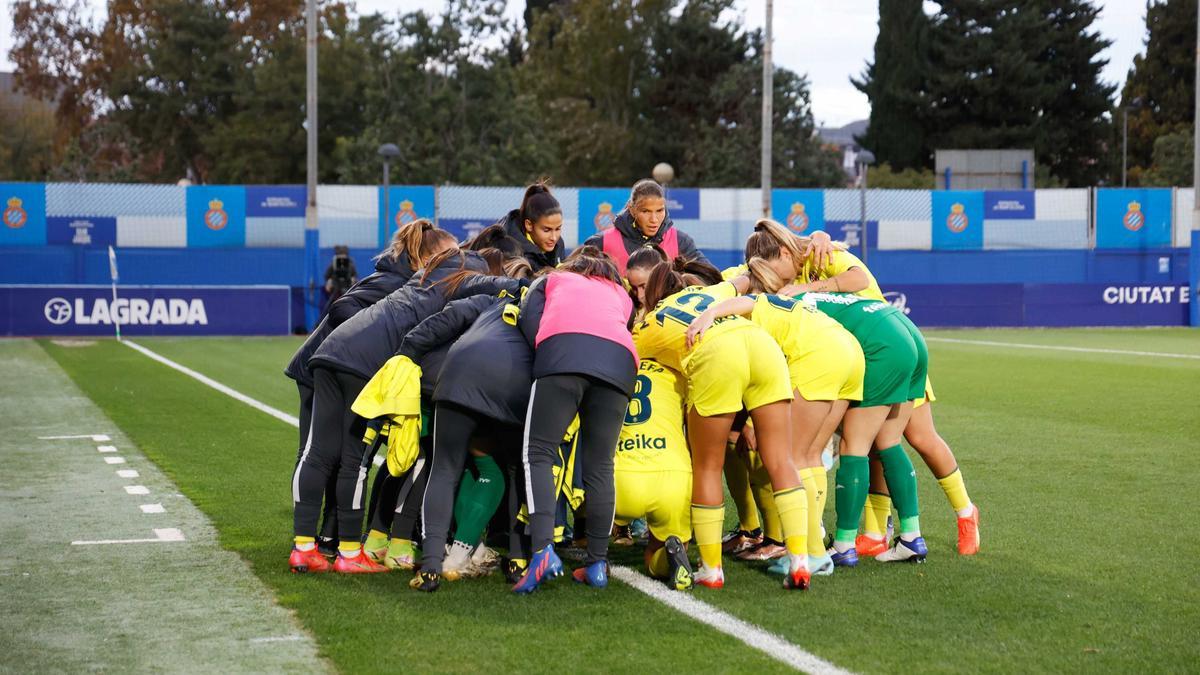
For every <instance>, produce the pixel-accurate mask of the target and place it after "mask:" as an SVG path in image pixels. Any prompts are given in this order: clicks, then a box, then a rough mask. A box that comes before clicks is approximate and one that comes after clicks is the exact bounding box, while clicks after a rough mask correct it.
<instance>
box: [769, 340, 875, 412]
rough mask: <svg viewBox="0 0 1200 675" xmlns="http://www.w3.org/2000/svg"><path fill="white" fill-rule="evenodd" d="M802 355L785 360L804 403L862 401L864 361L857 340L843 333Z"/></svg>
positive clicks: (789, 374) (790, 378) (864, 372)
mask: <svg viewBox="0 0 1200 675" xmlns="http://www.w3.org/2000/svg"><path fill="white" fill-rule="evenodd" d="M829 338H830V339H828V340H822V343H821V344H820V345H819V346H817V347H816V348H814V349H812V350H811V351H809V352H808V353H806V354H804V355H803V356H801V357H799V358H795V359H788V379H789V380H791V384H792V388H793V389H795V390H796V391H798V392H800V395H801V396H803V397H804V399H805V400H806V401H838V400H845V401H861V400H862V397H863V375H865V374H866V372H867V361H866V359H865V358H863V353H862V347H860V346H859V344H858V340H856V339H854V336H853V335H851V334H850V333H848V332H846V331H838V332H836V333H830V334H829Z"/></svg>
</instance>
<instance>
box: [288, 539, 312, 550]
mask: <svg viewBox="0 0 1200 675" xmlns="http://www.w3.org/2000/svg"><path fill="white" fill-rule="evenodd" d="M292 541H294V542H295V543H296V548H298V549H300V550H301V551H311V550H313V549H314V548H316V546H317V538H316V537H293V538H292Z"/></svg>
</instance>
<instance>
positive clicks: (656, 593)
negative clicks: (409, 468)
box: [124, 340, 850, 675]
mask: <svg viewBox="0 0 1200 675" xmlns="http://www.w3.org/2000/svg"><path fill="white" fill-rule="evenodd" d="M124 344H127V345H129V346H130V347H133V348H134V349H136V350H137V351H139V352H141V353H143V354H145V355H146V356H148V357H150V358H152V359H154V360H155V361H158V362H159V363H162V364H165V365H167V366H170V367H171V368H174V369H175V370H178V371H179V372H181V373H183V374H184V375H187V376H189V377H191V378H194V379H196V380H199V381H200V382H203V383H204V384H207V385H208V386H210V387H212V388H213V389H216V390H217V391H219V392H221V393H222V394H225V395H227V396H229V397H231V398H234V399H237V400H238V401H241V402H242V403H245V404H246V405H248V406H250V407H252V408H255V409H257V410H261V411H262V412H265V413H267V414H268V415H270V416H271V417H274V418H275V419H277V420H280V421H282V422H286V423H288V424H290V425H292V426H293V427H296V428H299V427H300V420H299V419H297V418H295V417H293V416H291V415H288V414H287V413H285V412H282V411H280V410H276V409H275V408H272V407H271V406H269V405H267V404H265V403H262V402H261V401H256V400H254V399H252V398H250V397H249V396H246V395H245V394H243V393H241V392H239V391H236V390H234V389H231V388H230V387H227V386H225V385H223V384H221V383H220V382H217V381H216V380H213V379H211V378H209V377H207V376H205V375H202V374H200V373H198V372H196V371H194V370H192V369H190V368H186V367H184V366H181V365H179V364H177V363H175V362H174V361H171V360H170V359H167V358H164V357H162V356H159V355H158V354H155V353H154V352H152V351H150V350H149V349H147V348H145V347H142V346H141V345H137V344H134V343H132V342H130V341H129V340H126V341H125V342H124ZM376 458H377V459H378V456H377V457H376ZM125 489H126V490H129V488H128V487H127V488H125ZM609 570H610V573H611V574H612V575H613V576H614V577H616V578H618V579H620V580H621V581H623V582H625V583H626V584H629V585H630V586H633V587H634V588H636V589H637V590H639V591H641V592H642V593H645V594H646V595H648V596H650V597H651V598H654V599H655V600H658V601H659V602H661V603H663V604H665V605H667V606H668V607H670V608H672V609H674V610H676V611H678V612H680V613H682V614H686V615H687V616H689V617H691V618H693V619H695V620H696V621H699V622H700V623H703V624H706V625H708V626H711V627H712V628H715V629H716V630H719V631H721V632H722V633H725V634H727V635H730V636H732V637H734V638H737V639H738V640H741V641H742V642H744V643H745V644H746V645H748V646H750V647H753V648H754V649H757V650H759V651H761V652H763V653H764V654H766V655H767V656H770V657H771V658H773V659H777V660H779V661H781V662H782V663H785V664H787V665H789V666H791V667H793V668H796V669H798V670H803V671H807V672H809V673H814V674H819V675H825V674H827V673H828V674H830V675H833V674H841V673H849V672H850V671H847V670H842V669H841V668H838V667H837V666H835V665H833V664H832V663H829V662H828V661H825V660H823V659H821V658H820V657H817V656H815V655H813V654H810V653H809V652H806V651H804V650H803V649H801V648H800V647H797V646H796V645H794V644H792V643H790V642H788V641H787V640H784V639H783V638H781V637H779V636H778V635H775V634H774V633H770V632H768V631H765V630H763V629H762V628H759V627H758V626H755V625H754V624H752V623H749V622H747V621H743V620H741V619H739V618H737V617H735V616H733V615H731V614H727V613H725V612H724V611H722V610H720V609H717V608H716V607H713V606H712V605H710V604H708V603H706V602H702V601H700V600H697V599H695V598H693V597H691V596H690V595H688V594H685V593H679V592H678V591H669V590H667V589H666V588H665V587H663V586H662V585H661V584H660V583H659V582H657V581H653V580H651V579H649V578H647V577H644V576H642V575H641V574H639V573H637V572H635V571H633V570H631V569H629V568H627V567H622V566H620V565H611V566H610V567H609ZM780 592H783V591H780Z"/></svg>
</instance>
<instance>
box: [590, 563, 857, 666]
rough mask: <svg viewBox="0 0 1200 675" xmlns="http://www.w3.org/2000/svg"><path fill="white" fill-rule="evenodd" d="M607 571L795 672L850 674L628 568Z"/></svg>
mask: <svg viewBox="0 0 1200 675" xmlns="http://www.w3.org/2000/svg"><path fill="white" fill-rule="evenodd" d="M610 571H611V573H612V575H613V576H614V577H616V578H618V579H620V580H621V581H623V582H625V583H626V584H629V585H630V586H633V587H634V588H636V589H637V590H639V591H641V592H642V593H645V594H646V595H648V596H650V597H652V598H654V599H655V600H658V601H659V602H661V603H663V604H664V605H666V606H668V607H670V608H671V609H674V610H676V611H678V612H680V613H682V614H686V615H688V616H690V617H691V618H693V619H695V620H696V621H699V622H700V623H703V624H706V625H708V626H711V627H712V628H715V629H717V630H719V631H721V632H722V633H725V634H726V635H729V636H731V637H734V638H737V639H738V640H741V641H742V642H744V643H746V644H747V645H749V646H750V647H753V648H755V649H757V650H758V651H760V652H762V653H764V654H766V655H767V656H770V657H771V658H773V659H776V660H778V661H781V662H783V663H785V664H787V665H789V666H791V667H793V668H795V669H797V670H802V671H804V672H807V673H814V674H818V673H819V674H822V675H824V674H825V673H829V674H830V675H832V674H834V673H849V672H850V671H847V670H843V669H841V668H838V667H837V666H835V665H833V664H832V663H830V662H828V661H826V660H824V659H822V658H820V657H818V656H815V655H813V654H810V653H809V652H806V651H804V650H803V649H801V648H799V647H797V646H796V645H794V644H792V643H790V642H788V641H787V640H785V639H783V638H781V637H779V636H778V635H776V634H774V633H770V632H767V631H765V630H763V629H762V628H759V627H758V626H756V625H754V624H752V623H749V622H747V621H743V620H741V619H739V618H737V617H735V616H733V615H730V614H726V613H725V612H723V611H721V610H720V609H717V608H716V607H713V606H712V605H710V604H708V603H707V602H703V601H701V600H697V599H696V598H694V597H693V596H692V595H690V594H688V593H680V592H679V591H672V590H668V589H667V588H666V587H664V586H663V585H662V583H661V582H658V581H655V580H653V579H651V578H649V577H646V576H643V575H641V574H639V573H637V572H635V571H633V570H631V569H629V568H628V567H622V566H620V565H612V566H611V567H610ZM780 592H781V593H782V592H783V591H780Z"/></svg>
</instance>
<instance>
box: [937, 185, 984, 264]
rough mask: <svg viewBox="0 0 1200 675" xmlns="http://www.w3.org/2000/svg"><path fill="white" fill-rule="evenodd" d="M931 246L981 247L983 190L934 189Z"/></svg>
mask: <svg viewBox="0 0 1200 675" xmlns="http://www.w3.org/2000/svg"><path fill="white" fill-rule="evenodd" d="M932 195H933V197H932V202H933V223H932V227H933V235H932V237H931V240H932V243H933V248H934V250H957V251H963V250H967V251H975V250H979V249H982V248H983V192H980V191H975V190H934V191H933V193H932Z"/></svg>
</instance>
